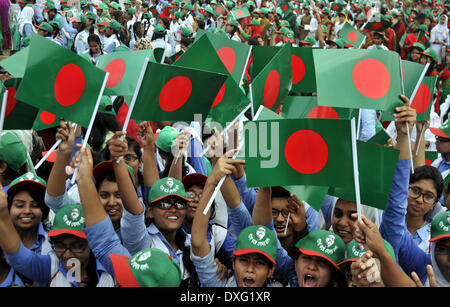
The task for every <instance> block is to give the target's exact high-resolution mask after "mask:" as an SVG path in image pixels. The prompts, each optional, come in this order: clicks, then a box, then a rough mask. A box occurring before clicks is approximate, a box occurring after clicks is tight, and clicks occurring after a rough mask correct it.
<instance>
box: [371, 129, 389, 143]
mask: <svg viewBox="0 0 450 307" xmlns="http://www.w3.org/2000/svg"><path fill="white" fill-rule="evenodd" d="M390 138H391V136H390V135H389V134H388V133H387V132H386V130H384V129H381V130H380V131H378V132H377V133H376V134H375V135H374V136H373V137H371V138H370V139H368V140H367V143H372V144H376V145H381V146H383V145H385V144H387V141H388V140H389V139H390Z"/></svg>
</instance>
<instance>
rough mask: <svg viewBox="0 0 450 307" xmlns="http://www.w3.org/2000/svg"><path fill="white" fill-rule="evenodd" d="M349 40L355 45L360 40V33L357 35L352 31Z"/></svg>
mask: <svg viewBox="0 0 450 307" xmlns="http://www.w3.org/2000/svg"><path fill="white" fill-rule="evenodd" d="M347 39H348V40H349V41H350V42H352V43H354V42H356V41H357V40H358V33H356V32H355V31H350V32H348V33H347Z"/></svg>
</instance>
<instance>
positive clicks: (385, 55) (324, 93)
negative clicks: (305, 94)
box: [313, 49, 403, 116]
mask: <svg viewBox="0 0 450 307" xmlns="http://www.w3.org/2000/svg"><path fill="white" fill-rule="evenodd" d="M313 56H314V66H315V71H316V75H317V76H320V78H317V79H316V83H317V97H318V105H321V106H331V107H343V108H362V109H375V110H384V111H387V112H383V113H386V114H391V116H392V114H393V113H394V109H395V107H397V106H401V105H403V101H402V100H401V99H400V94H402V79H401V74H400V56H399V55H398V53H396V52H393V51H385V50H356V49H344V50H340V49H337V50H320V49H316V50H314V51H313Z"/></svg>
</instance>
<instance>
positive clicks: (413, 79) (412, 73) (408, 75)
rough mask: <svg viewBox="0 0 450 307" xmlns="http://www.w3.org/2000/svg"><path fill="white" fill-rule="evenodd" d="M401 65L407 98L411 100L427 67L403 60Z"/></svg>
mask: <svg viewBox="0 0 450 307" xmlns="http://www.w3.org/2000/svg"><path fill="white" fill-rule="evenodd" d="M401 63H402V77H403V87H404V90H405V96H406V97H408V98H411V95H412V93H413V92H414V89H415V87H416V85H417V82H419V79H420V76H421V75H422V72H423V70H424V69H425V65H422V64H418V63H415V62H412V61H406V60H402V62H401Z"/></svg>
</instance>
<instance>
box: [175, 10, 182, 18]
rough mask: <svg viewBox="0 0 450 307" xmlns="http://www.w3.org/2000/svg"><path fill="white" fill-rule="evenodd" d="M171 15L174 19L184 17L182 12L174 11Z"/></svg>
mask: <svg viewBox="0 0 450 307" xmlns="http://www.w3.org/2000/svg"><path fill="white" fill-rule="evenodd" d="M173 15H174V16H175V17H176V18H183V17H184V13H183V12H182V11H175V13H173Z"/></svg>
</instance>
